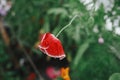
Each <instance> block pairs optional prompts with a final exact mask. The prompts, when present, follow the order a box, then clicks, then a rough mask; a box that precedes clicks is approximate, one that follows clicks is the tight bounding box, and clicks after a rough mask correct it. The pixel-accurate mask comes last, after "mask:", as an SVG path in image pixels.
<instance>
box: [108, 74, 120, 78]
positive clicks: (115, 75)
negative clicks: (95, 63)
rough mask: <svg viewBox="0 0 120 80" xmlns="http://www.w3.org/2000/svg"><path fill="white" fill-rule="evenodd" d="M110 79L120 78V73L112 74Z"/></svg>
mask: <svg viewBox="0 0 120 80" xmlns="http://www.w3.org/2000/svg"><path fill="white" fill-rule="evenodd" d="M109 80H120V73H114V74H112V75H111V76H110V78H109Z"/></svg>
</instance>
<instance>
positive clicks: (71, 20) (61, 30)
mask: <svg viewBox="0 0 120 80" xmlns="http://www.w3.org/2000/svg"><path fill="white" fill-rule="evenodd" d="M77 16H78V15H75V16H74V17H73V18H72V19H71V21H70V22H69V23H68V24H67V25H66V26H64V27H63V28H62V29H61V30H60V31H59V32H58V33H57V35H56V37H58V36H59V35H60V33H61V32H62V31H63V30H65V29H66V28H67V27H69V26H70V25H71V24H72V22H73V21H74V20H75V18H76V17H77Z"/></svg>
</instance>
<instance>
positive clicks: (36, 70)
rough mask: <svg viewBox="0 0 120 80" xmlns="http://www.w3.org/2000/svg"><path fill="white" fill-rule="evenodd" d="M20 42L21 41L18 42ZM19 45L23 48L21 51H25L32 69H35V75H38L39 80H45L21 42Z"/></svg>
mask: <svg viewBox="0 0 120 80" xmlns="http://www.w3.org/2000/svg"><path fill="white" fill-rule="evenodd" d="M18 41H19V40H18ZM19 45H20V47H21V49H22V50H23V52H24V54H25V56H26V58H27V60H28V61H29V63H30V65H31V66H32V68H33V69H34V71H35V73H36V74H37V75H38V77H39V80H44V79H43V77H42V76H41V74H40V73H39V71H38V69H37V68H36V66H35V64H34V63H33V61H32V60H31V58H30V56H29V55H28V54H27V52H26V50H25V49H24V48H23V46H22V44H21V42H20V41H19Z"/></svg>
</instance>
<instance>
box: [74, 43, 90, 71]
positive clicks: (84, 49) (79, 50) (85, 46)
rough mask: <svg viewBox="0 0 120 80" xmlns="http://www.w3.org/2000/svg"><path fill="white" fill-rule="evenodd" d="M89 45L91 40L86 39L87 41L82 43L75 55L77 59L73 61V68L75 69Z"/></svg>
mask: <svg viewBox="0 0 120 80" xmlns="http://www.w3.org/2000/svg"><path fill="white" fill-rule="evenodd" d="M88 47H89V41H86V42H85V43H83V44H82V45H80V47H79V48H78V51H77V54H76V56H75V59H74V61H73V69H75V68H76V67H77V66H78V63H79V61H80V59H81V57H82V56H83V54H84V52H85V51H86V50H87V48H88Z"/></svg>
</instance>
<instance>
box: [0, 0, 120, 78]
mask: <svg viewBox="0 0 120 80" xmlns="http://www.w3.org/2000/svg"><path fill="white" fill-rule="evenodd" d="M75 15H79V17H77V18H76V19H75V20H74V21H73V22H72V24H71V25H70V26H69V28H67V29H65V30H64V31H63V32H62V33H61V35H60V36H59V37H58V38H59V39H60V40H61V42H62V45H63V47H64V50H65V54H66V55H67V57H66V58H65V59H63V60H61V61H60V60H58V59H53V58H49V57H47V56H46V55H45V54H43V53H42V52H41V51H40V50H39V49H36V48H35V44H36V43H37V42H38V41H39V37H40V35H41V34H43V33H46V32H50V33H53V34H54V35H56V34H57V33H58V31H60V30H61V29H62V28H63V27H64V26H65V25H67V24H68V23H69V21H70V20H71V19H72V17H73V16H75ZM1 17H2V18H3V19H2V21H1V22H2V23H3V25H4V29H5V31H6V34H1V35H0V80H27V79H26V78H27V77H28V76H29V74H30V73H31V72H34V70H33V68H32V67H31V65H30V64H29V62H28V60H27V58H26V56H25V54H24V53H27V54H28V55H29V56H30V57H31V59H32V61H33V62H34V63H35V65H36V67H37V68H38V70H39V72H40V74H41V75H42V77H43V78H44V80H51V79H49V78H48V76H47V75H46V73H45V70H46V68H47V67H49V66H54V67H55V68H61V67H70V77H71V80H120V74H119V73H120V49H119V48H120V0H12V8H11V9H10V11H9V12H8V14H7V15H6V16H4V17H3V16H1ZM0 25H1V24H0ZM1 33H2V31H1ZM5 35H8V39H9V40H10V41H9V45H6V41H5V38H4V36H5ZM21 46H22V48H21ZM23 48H24V50H23ZM30 80H32V79H30ZM34 80H38V78H37V77H36V79H34ZM56 80H61V79H56Z"/></svg>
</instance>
